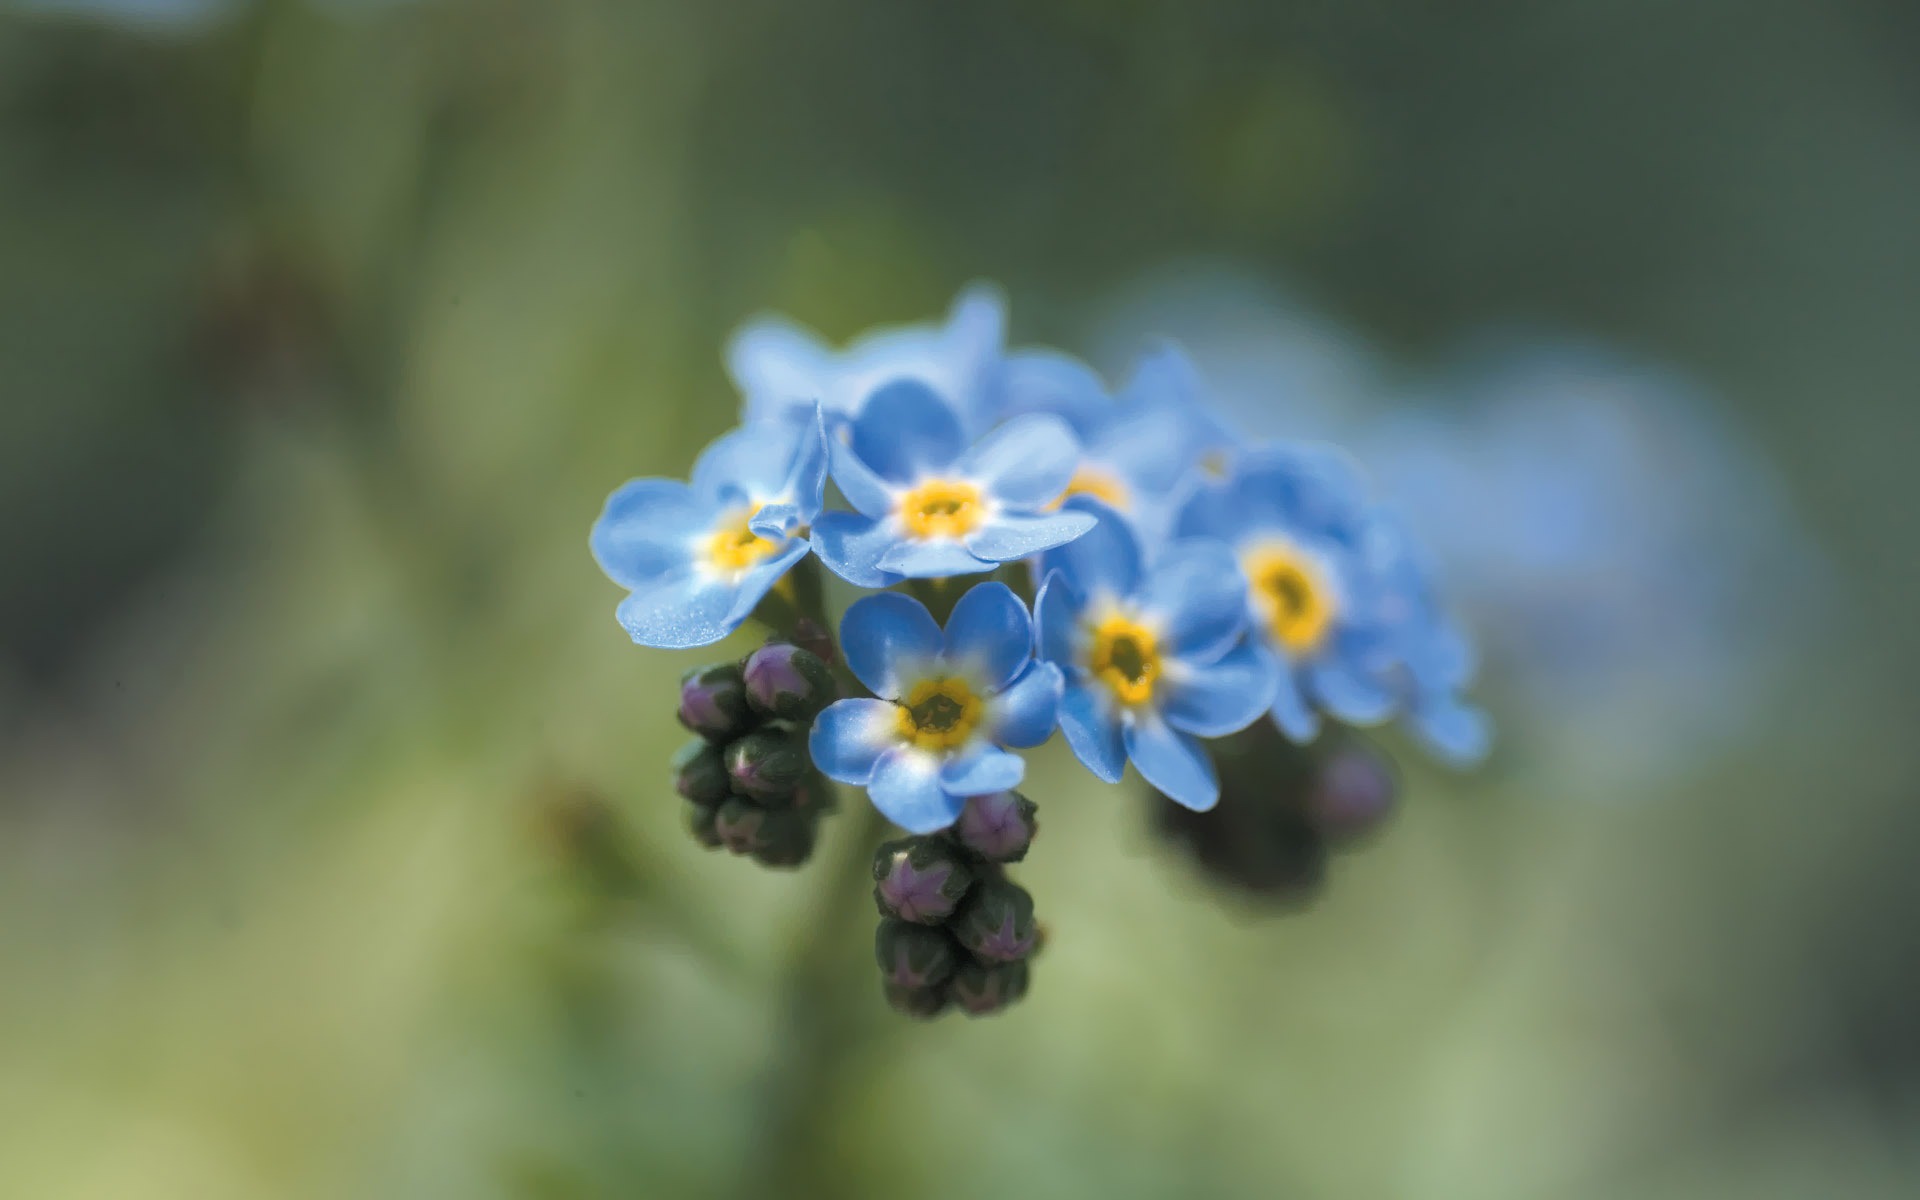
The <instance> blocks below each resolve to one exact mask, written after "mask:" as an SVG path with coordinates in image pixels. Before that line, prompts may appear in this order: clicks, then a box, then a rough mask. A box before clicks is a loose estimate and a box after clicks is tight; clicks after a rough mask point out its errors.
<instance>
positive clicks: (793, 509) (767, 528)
mask: <svg viewBox="0 0 1920 1200" xmlns="http://www.w3.org/2000/svg"><path fill="white" fill-rule="evenodd" d="M806 523H807V518H805V517H802V516H801V515H800V506H799V505H797V504H788V503H787V502H785V501H776V502H774V503H772V504H763V505H761V506H760V510H759V511H758V512H756V513H754V514H753V516H752V517H750V518H749V519H748V520H747V529H748V530H749V531H751V532H753V533H755V534H758V535H759V536H761V537H763V538H770V539H774V538H786V537H790V536H792V534H793V532H794V531H795V530H797V529H799V528H800V527H801V526H802V525H805V524H806Z"/></svg>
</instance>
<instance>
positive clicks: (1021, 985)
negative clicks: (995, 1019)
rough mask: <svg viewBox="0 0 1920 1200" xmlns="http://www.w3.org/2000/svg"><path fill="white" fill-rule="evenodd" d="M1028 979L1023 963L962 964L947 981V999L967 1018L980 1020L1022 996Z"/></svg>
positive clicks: (1028, 975) (1025, 991)
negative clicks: (957, 1006) (963, 1012)
mask: <svg viewBox="0 0 1920 1200" xmlns="http://www.w3.org/2000/svg"><path fill="white" fill-rule="evenodd" d="M1029 978H1030V972H1029V970H1028V967H1027V964H1026V963H1024V962H1010V963H993V964H988V963H978V962H963V963H961V964H960V966H959V967H958V968H957V969H956V970H955V971H954V973H953V978H952V979H950V980H948V981H947V996H948V998H949V999H951V1000H952V1001H953V1003H955V1004H957V1005H959V1006H960V1008H961V1009H962V1010H963V1011H965V1012H966V1014H967V1015H968V1016H970V1017H984V1016H986V1015H987V1014H988V1013H995V1012H999V1011H1000V1010H1001V1009H1003V1008H1006V1007H1007V1006H1008V1005H1010V1004H1012V1003H1013V1002H1014V1001H1016V1000H1018V999H1020V997H1022V996H1024V995H1026V994H1027V982H1028V979H1029Z"/></svg>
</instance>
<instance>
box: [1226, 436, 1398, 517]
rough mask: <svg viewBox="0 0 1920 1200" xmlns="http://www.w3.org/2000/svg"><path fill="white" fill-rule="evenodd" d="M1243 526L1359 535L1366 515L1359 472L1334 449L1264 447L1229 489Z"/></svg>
mask: <svg viewBox="0 0 1920 1200" xmlns="http://www.w3.org/2000/svg"><path fill="white" fill-rule="evenodd" d="M1228 490H1229V491H1230V493H1231V503H1232V504H1233V505H1234V507H1235V509H1236V511H1237V515H1238V520H1239V521H1240V523H1241V526H1242V527H1243V528H1248V527H1251V528H1266V527H1274V526H1277V527H1280V528H1284V529H1290V530H1296V531H1303V532H1314V533H1328V534H1337V535H1339V536H1341V537H1350V536H1354V535H1355V534H1356V533H1357V531H1358V529H1359V527H1360V525H1361V524H1362V522H1363V521H1364V518H1365V517H1366V514H1367V497H1366V488H1365V485H1364V483H1363V482H1362V478H1361V475H1360V472H1359V469H1358V468H1357V467H1355V466H1354V464H1353V461H1352V460H1351V459H1350V458H1348V457H1347V455H1346V454H1345V453H1344V452H1342V451H1339V450H1336V449H1334V448H1333V447H1331V446H1308V445H1298V444H1291V443H1289V444H1284V445H1274V446H1265V447H1262V448H1261V449H1260V450H1258V451H1255V452H1253V453H1251V454H1249V455H1248V457H1247V459H1246V461H1245V463H1244V464H1243V465H1242V467H1241V470H1240V471H1239V473H1238V474H1237V475H1236V476H1235V478H1234V480H1233V483H1232V484H1231V486H1230V487H1229V489H1228Z"/></svg>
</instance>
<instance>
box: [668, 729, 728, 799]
mask: <svg viewBox="0 0 1920 1200" xmlns="http://www.w3.org/2000/svg"><path fill="white" fill-rule="evenodd" d="M673 790H674V791H676V792H679V793H680V795H681V797H682V798H683V799H686V800H691V801H692V802H693V803H695V804H705V805H708V806H712V805H715V804H718V803H720V802H721V801H722V800H725V799H726V798H727V796H728V794H729V793H730V792H732V791H733V783H732V780H730V779H729V778H728V776H727V764H726V760H725V759H723V758H722V757H721V754H720V748H719V747H718V746H715V745H714V744H713V743H712V742H709V741H707V740H706V739H704V738H695V739H694V740H692V741H690V742H688V743H687V744H686V745H684V746H682V747H680V749H679V750H677V751H675V752H674V755H673Z"/></svg>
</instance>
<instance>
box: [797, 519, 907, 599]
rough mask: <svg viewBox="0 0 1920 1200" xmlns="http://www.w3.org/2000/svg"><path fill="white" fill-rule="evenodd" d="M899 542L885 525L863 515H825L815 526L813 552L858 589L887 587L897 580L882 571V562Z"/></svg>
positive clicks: (836, 573) (829, 567)
mask: <svg viewBox="0 0 1920 1200" xmlns="http://www.w3.org/2000/svg"><path fill="white" fill-rule="evenodd" d="M896 540H898V539H897V538H896V537H895V535H894V532H893V530H892V529H890V528H889V527H888V526H887V523H886V522H884V521H876V520H874V519H873V518H871V517H863V516H861V515H860V514H859V513H850V512H828V513H821V514H820V519H819V520H817V521H815V522H814V523H813V552H814V553H815V554H817V555H819V556H820V561H821V562H823V563H825V564H827V567H828V569H829V570H831V571H832V572H833V573H834V574H835V575H838V576H839V577H840V578H842V579H844V580H846V581H847V582H848V583H851V584H854V585H855V586H857V587H868V588H879V587H886V586H887V585H888V584H890V583H893V582H895V581H896V578H897V577H896V576H893V575H889V574H888V573H887V572H885V571H883V570H881V569H880V558H881V556H882V555H884V554H885V553H886V552H887V551H888V550H889V549H891V548H892V546H893V543H894V542H895V541H896Z"/></svg>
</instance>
